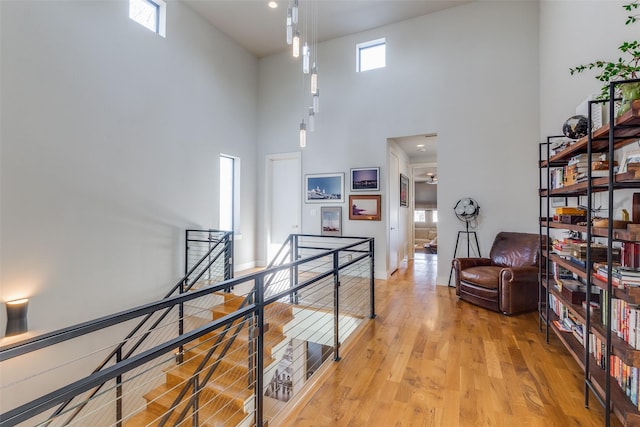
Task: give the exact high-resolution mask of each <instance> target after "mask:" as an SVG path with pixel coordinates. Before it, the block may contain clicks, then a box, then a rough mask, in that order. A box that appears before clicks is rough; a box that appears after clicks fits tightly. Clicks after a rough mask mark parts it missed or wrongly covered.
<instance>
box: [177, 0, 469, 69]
mask: <svg viewBox="0 0 640 427" xmlns="http://www.w3.org/2000/svg"><path fill="white" fill-rule="evenodd" d="M183 1H184V2H185V3H187V4H189V5H190V6H191V7H192V8H193V9H194V10H195V11H196V12H198V13H199V14H200V15H202V16H203V17H204V18H206V19H207V20H209V21H210V22H211V23H212V24H213V25H214V26H215V27H216V28H218V29H219V30H221V31H222V32H224V33H225V34H227V35H228V36H229V37H230V38H232V39H233V40H235V41H236V42H237V43H239V44H240V45H241V46H243V47H244V48H245V49H247V50H248V51H249V52H252V53H253V54H255V55H256V56H258V57H263V56H267V55H271V54H274V53H277V52H281V51H283V50H285V49H286V48H287V44H286V42H285V24H286V17H287V6H288V4H289V3H288V1H286V0H277V2H278V7H277V8H275V9H271V8H269V6H268V5H267V3H268V0H260V1H257V0H183ZM314 1H315V7H316V9H317V28H318V31H317V32H318V37H317V38H318V41H324V40H330V39H333V38H336V37H341V36H345V35H347V34H354V33H358V32H361V31H366V30H370V29H373V28H377V27H380V26H383V25H387V24H392V23H395V22H400V21H404V20H406V19H410V18H414V17H417V16H422V15H426V14H428V13H433V12H437V11H439V10H443V9H447V8H450V7H455V6H458V5H460V4H463V3H469V2H470V1H472V0H314ZM299 4H300V13H301V15H300V16H301V19H303V18H302V16H303V15H304V14H307V9H309V10H310V8H311V6H310V4H311V3H310V1H308V0H299ZM307 15H310V12H309V13H308V14H307Z"/></svg>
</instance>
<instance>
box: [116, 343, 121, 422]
mask: <svg viewBox="0 0 640 427" xmlns="http://www.w3.org/2000/svg"><path fill="white" fill-rule="evenodd" d="M121 361H122V349H120V348H119V349H118V352H117V353H116V364H117V363H120V362H121ZM116 384H117V386H116V426H118V427H122V375H118V376H117V377H116Z"/></svg>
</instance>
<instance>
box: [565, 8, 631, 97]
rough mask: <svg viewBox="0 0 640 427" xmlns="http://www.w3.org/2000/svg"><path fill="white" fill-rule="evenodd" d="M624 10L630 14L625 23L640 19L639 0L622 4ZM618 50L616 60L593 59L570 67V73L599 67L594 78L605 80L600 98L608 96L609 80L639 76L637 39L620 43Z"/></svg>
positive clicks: (628, 23)
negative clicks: (618, 53)
mask: <svg viewBox="0 0 640 427" xmlns="http://www.w3.org/2000/svg"><path fill="white" fill-rule="evenodd" d="M622 7H623V8H624V10H626V11H627V12H630V13H631V14H630V15H628V16H627V21H626V22H625V25H630V24H634V23H636V22H637V21H638V20H640V0H634V1H632V2H631V3H628V4H625V5H623V6H622ZM618 50H619V51H620V52H621V53H622V54H621V55H620V57H619V58H618V59H617V61H614V62H611V61H600V60H598V61H594V62H590V63H588V64H584V65H578V66H577V67H574V68H570V69H569V71H570V73H571V75H574V74H576V73H582V72H584V71H587V70H593V69H600V70H602V71H601V72H600V74H598V75H597V76H596V79H598V80H600V81H601V82H605V85H604V86H603V87H602V93H601V95H600V98H608V97H609V82H612V81H616V80H629V79H636V78H638V77H640V42H639V41H638V40H633V41H628V42H624V43H622V44H621V45H620V46H619V47H618Z"/></svg>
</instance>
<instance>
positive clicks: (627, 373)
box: [589, 334, 640, 407]
mask: <svg viewBox="0 0 640 427" xmlns="http://www.w3.org/2000/svg"><path fill="white" fill-rule="evenodd" d="M589 353H590V354H591V356H593V358H594V359H595V361H596V364H597V365H598V366H599V367H600V368H601V369H605V368H606V366H605V360H606V359H605V357H606V346H605V343H604V341H602V340H601V339H600V338H598V337H597V336H596V335H595V334H589ZM609 363H610V365H609V373H610V375H611V377H613V378H614V379H615V380H616V382H617V383H618V386H619V387H620V388H621V389H622V391H624V393H625V394H626V396H627V397H628V398H629V400H631V403H633V405H634V406H636V407H638V403H639V402H638V394H639V393H638V387H639V386H640V383H639V382H638V379H639V377H638V375H639V374H640V372H639V370H640V368H637V367H635V366H629V365H627V364H626V363H624V361H623V360H622V359H620V358H619V357H618V356H616V355H615V354H611V355H609Z"/></svg>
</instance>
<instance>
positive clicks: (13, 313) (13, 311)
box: [4, 298, 29, 337]
mask: <svg viewBox="0 0 640 427" xmlns="http://www.w3.org/2000/svg"><path fill="white" fill-rule="evenodd" d="M6 306H7V329H6V331H5V334H4V335H5V336H7V337H10V336H13V335H20V334H23V333H25V332H27V330H28V328H27V309H28V307H29V300H28V299H27V298H23V299H19V300H14V301H7V303H6Z"/></svg>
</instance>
